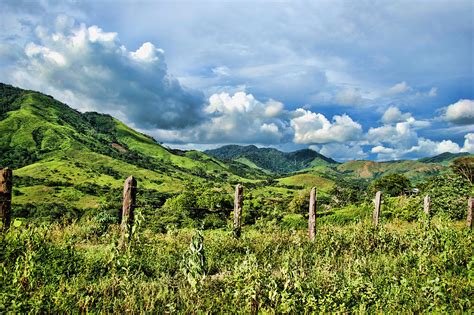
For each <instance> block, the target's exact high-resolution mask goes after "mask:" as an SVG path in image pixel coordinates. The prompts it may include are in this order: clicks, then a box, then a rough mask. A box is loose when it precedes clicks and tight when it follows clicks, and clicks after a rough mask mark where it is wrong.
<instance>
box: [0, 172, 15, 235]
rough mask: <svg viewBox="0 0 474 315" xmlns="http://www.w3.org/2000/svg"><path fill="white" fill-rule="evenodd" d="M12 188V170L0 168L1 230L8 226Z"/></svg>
mask: <svg viewBox="0 0 474 315" xmlns="http://www.w3.org/2000/svg"><path fill="white" fill-rule="evenodd" d="M12 188H13V172H12V170H11V169H9V168H4V169H0V219H1V220H2V227H1V229H2V230H3V229H4V230H6V229H8V227H9V226H10V216H11V208H12Z"/></svg>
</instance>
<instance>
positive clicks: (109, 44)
mask: <svg viewBox="0 0 474 315" xmlns="http://www.w3.org/2000/svg"><path fill="white" fill-rule="evenodd" d="M0 5H1V7H2V10H0V81H2V82H6V83H11V84H14V85H17V86H20V87H23V88H30V89H35V90H40V91H42V92H45V93H48V94H51V95H53V96H54V97H56V98H57V99H59V100H61V101H64V102H66V103H67V104H69V105H70V106H72V107H74V108H77V109H79V110H81V111H90V110H95V111H99V112H106V113H110V114H112V115H114V116H116V117H117V118H119V119H121V120H123V121H124V122H126V123H128V124H129V125H131V126H133V127H134V128H137V129H139V130H140V131H143V132H146V133H148V134H150V135H153V136H154V137H155V138H156V139H157V140H159V141H161V142H164V143H166V144H167V145H170V146H174V147H181V148H188V149H191V148H197V149H203V148H213V147H216V146H220V145H223V144H229V143H241V144H257V145H261V146H274V147H277V148H280V149H283V150H294V149H298V148H305V147H310V148H312V149H314V150H317V151H319V152H321V153H322V154H325V155H328V156H331V157H333V158H336V159H338V160H341V161H343V160H349V159H362V158H364V159H376V160H390V159H401V158H418V157H423V156H430V155H435V154H439V153H442V152H445V151H450V152H474V101H473V99H474V67H473V47H474V44H473V28H474V21H473V16H474V14H473V13H474V12H473V11H474V4H473V2H472V1H206V2H202V1H170V2H160V1H118V2H117V1H90V2H81V1H69V2H68V1H34V2H33V1H13V0H0Z"/></svg>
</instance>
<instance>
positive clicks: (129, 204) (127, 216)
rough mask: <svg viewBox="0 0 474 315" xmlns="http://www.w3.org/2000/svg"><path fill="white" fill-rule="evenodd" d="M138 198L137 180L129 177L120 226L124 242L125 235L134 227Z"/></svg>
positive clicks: (126, 182) (124, 194) (124, 189)
mask: <svg viewBox="0 0 474 315" xmlns="http://www.w3.org/2000/svg"><path fill="white" fill-rule="evenodd" d="M136 197H137V180H136V179H135V178H134V177H133V176H129V177H128V178H127V179H126V180H125V183H124V185H123V205H122V222H121V225H120V229H121V232H122V241H123V240H125V234H126V233H127V231H128V230H129V228H130V226H131V225H133V218H134V210H135V202H136Z"/></svg>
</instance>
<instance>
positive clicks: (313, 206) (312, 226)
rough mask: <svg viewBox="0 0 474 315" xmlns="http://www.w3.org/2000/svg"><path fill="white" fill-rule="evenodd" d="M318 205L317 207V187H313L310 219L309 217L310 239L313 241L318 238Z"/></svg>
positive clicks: (310, 200)
mask: <svg viewBox="0 0 474 315" xmlns="http://www.w3.org/2000/svg"><path fill="white" fill-rule="evenodd" d="M316 205H317V190H316V187H313V188H312V189H311V192H310V194H309V217H308V232H309V239H310V240H312V241H313V240H314V238H315V237H316Z"/></svg>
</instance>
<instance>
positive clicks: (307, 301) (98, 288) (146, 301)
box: [0, 220, 474, 313]
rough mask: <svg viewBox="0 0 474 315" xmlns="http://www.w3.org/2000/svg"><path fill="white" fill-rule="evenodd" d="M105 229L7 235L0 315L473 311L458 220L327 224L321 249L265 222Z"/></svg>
mask: <svg viewBox="0 0 474 315" xmlns="http://www.w3.org/2000/svg"><path fill="white" fill-rule="evenodd" d="M101 233H102V230H101V227H100V226H99V225H98V224H97V223H96V222H94V221H89V222H82V223H81V224H79V223H73V224H68V225H60V224H52V225H43V226H38V225H34V226H20V227H12V228H11V229H10V230H9V231H8V232H7V233H5V234H2V235H1V236H0V244H2V246H1V249H0V285H1V291H0V312H2V313H3V312H5V311H12V312H27V311H32V312H48V313H49V312H65V311H68V312H99V311H100V312H117V313H122V312H184V313H188V312H196V311H203V312H225V313H234V312H254V313H256V312H271V313H274V312H278V313H280V312H283V313H287V312H291V313H294V312H311V311H322V312H324V311H341V312H364V311H370V312H376V311H383V312H430V311H434V312H454V311H466V312H469V311H472V310H473V305H472V301H473V299H472V297H473V294H474V290H473V289H474V255H473V254H474V252H473V246H472V243H473V234H472V233H471V232H470V231H468V230H466V229H465V228H463V226H461V224H459V223H452V222H451V223H449V222H444V221H436V220H435V221H433V222H431V224H430V226H428V225H426V224H423V223H422V222H414V223H407V222H398V221H390V222H388V223H386V224H385V225H383V226H382V227H380V228H378V229H374V228H371V227H370V223H369V222H365V221H364V222H359V223H351V224H348V225H345V226H330V225H323V226H320V227H319V229H318V233H317V237H316V240H315V241H314V242H310V241H308V239H307V236H306V231H304V230H281V229H278V228H273V229H272V228H268V227H267V228H265V229H264V230H258V229H256V228H255V227H248V228H245V229H244V230H243V233H242V238H241V239H240V240H236V239H234V238H233V237H232V235H231V233H230V232H228V231H225V230H209V231H204V232H203V239H201V238H200V237H199V234H196V233H195V231H193V230H186V229H180V230H174V231H170V232H168V233H167V234H153V233H151V232H150V231H149V230H140V229H139V228H138V229H137V231H135V234H134V235H133V237H132V240H131V243H130V244H129V246H128V247H126V248H125V249H120V248H119V246H118V240H119V234H118V233H119V231H118V228H117V227H116V226H111V227H109V229H108V231H107V232H106V233H105V234H101ZM196 235H198V236H196ZM193 236H194V237H193ZM190 243H191V247H190ZM201 243H202V244H203V246H204V247H203V251H199V253H197V252H196V248H200V244H201ZM193 248H194V249H193ZM192 255H194V256H192ZM196 255H198V256H196ZM200 255H202V256H200ZM193 257H194V258H193ZM196 257H198V258H197V259H196ZM193 261H197V262H198V263H199V266H198V267H199V268H201V269H199V270H198V272H197V273H196V271H193V270H188V269H189V268H194V267H192V266H193V264H192V262H193ZM190 266H191V267H190ZM190 274H193V279H194V280H193V281H190V280H189V275H190Z"/></svg>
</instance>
